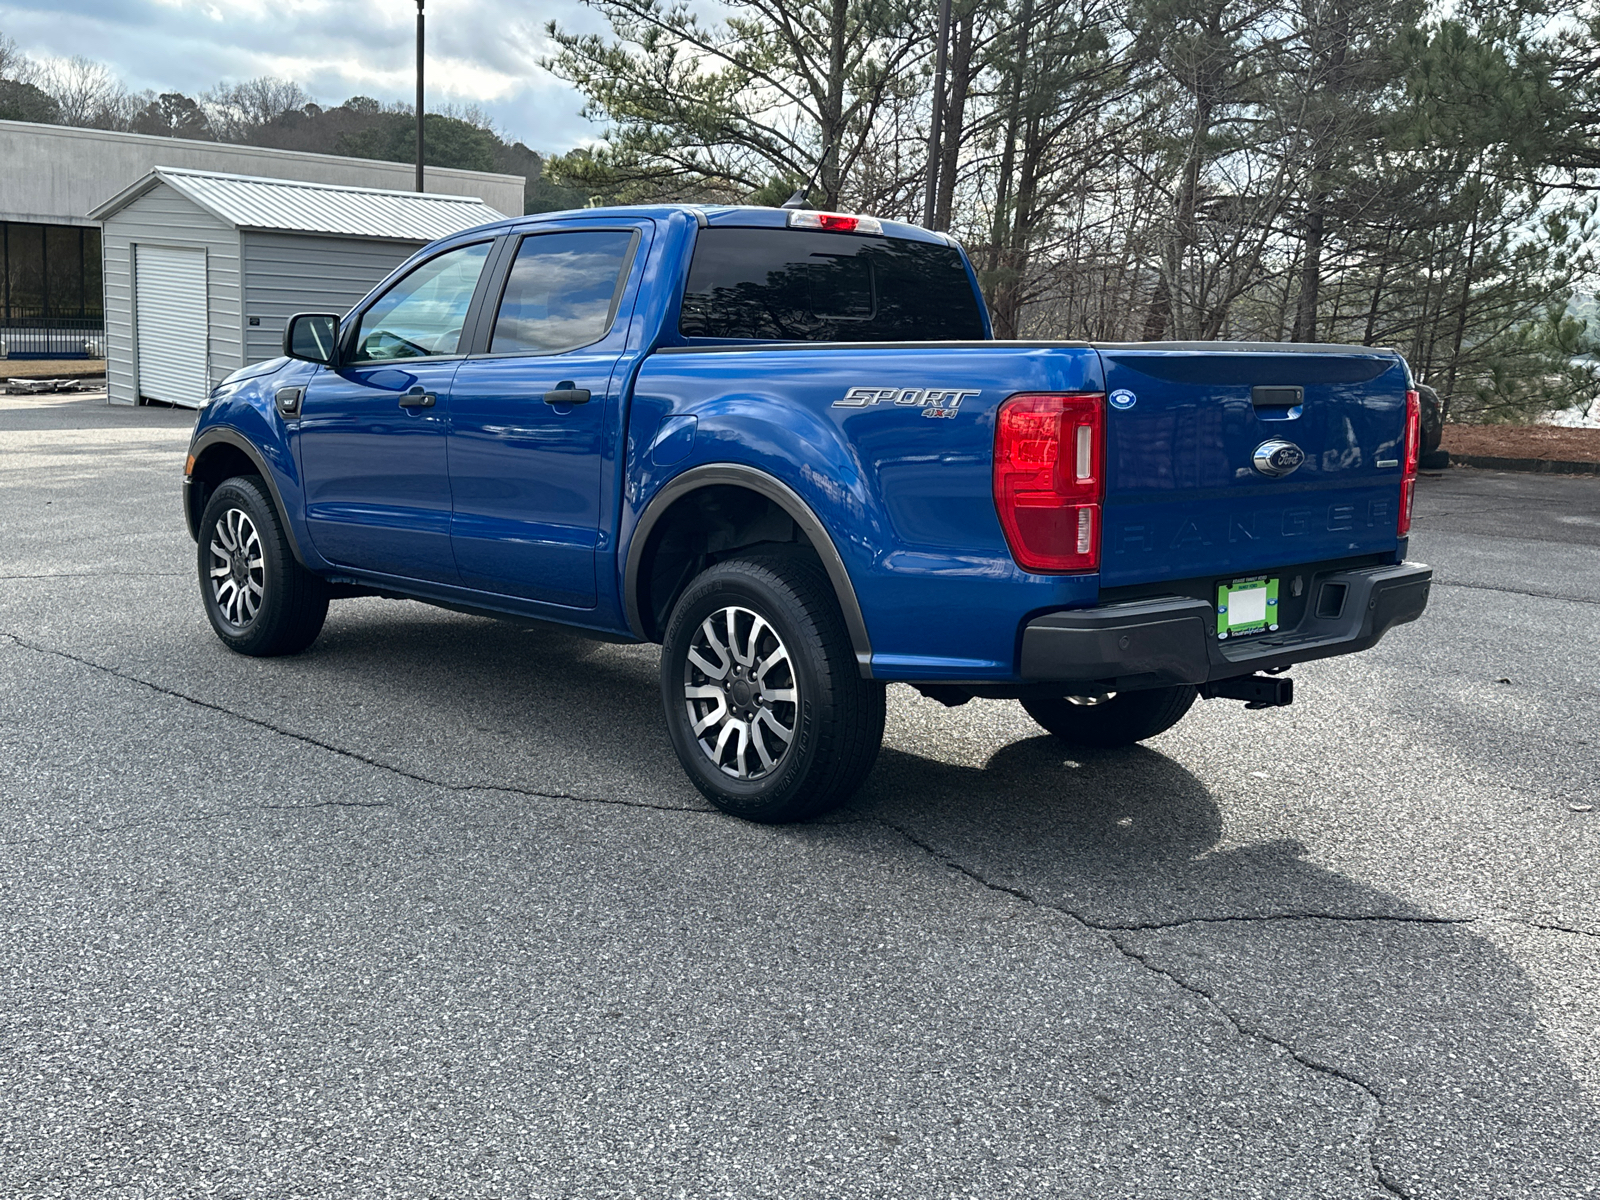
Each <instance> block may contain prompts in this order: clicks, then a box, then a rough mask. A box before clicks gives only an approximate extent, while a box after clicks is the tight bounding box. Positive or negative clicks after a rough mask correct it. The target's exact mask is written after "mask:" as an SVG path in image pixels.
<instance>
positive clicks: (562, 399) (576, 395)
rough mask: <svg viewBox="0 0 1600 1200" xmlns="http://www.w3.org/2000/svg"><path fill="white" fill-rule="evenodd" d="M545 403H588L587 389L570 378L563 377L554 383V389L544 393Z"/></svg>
mask: <svg viewBox="0 0 1600 1200" xmlns="http://www.w3.org/2000/svg"><path fill="white" fill-rule="evenodd" d="M544 402H545V403H546V404H587V403H589V389H588V388H581V387H579V386H578V385H577V384H575V383H573V382H572V380H570V379H563V380H562V381H561V382H560V383H558V384H556V387H555V391H553V392H546V393H545V394H544Z"/></svg>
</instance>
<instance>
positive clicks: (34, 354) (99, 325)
mask: <svg viewBox="0 0 1600 1200" xmlns="http://www.w3.org/2000/svg"><path fill="white" fill-rule="evenodd" d="M105 356H106V332H105V322H104V321H102V320H100V319H99V318H98V317H87V318H81V319H77V320H71V319H65V318H61V317H56V318H41V319H37V320H33V321H28V322H26V323H20V324H19V323H11V324H0V359H6V358H10V359H22V358H104V357H105Z"/></svg>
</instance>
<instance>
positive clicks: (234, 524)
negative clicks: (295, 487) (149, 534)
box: [198, 475, 328, 658]
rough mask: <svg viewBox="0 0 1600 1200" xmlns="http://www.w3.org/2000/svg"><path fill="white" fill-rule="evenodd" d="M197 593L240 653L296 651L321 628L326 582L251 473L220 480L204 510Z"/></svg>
mask: <svg viewBox="0 0 1600 1200" xmlns="http://www.w3.org/2000/svg"><path fill="white" fill-rule="evenodd" d="M198 550H199V557H198V567H199V572H200V595H201V598H202V599H203V600H204V602H205V607H206V616H207V617H208V618H210V621H211V628H212V629H213V630H215V631H216V635H217V636H218V637H219V638H221V639H222V641H223V643H224V644H225V645H226V646H227V647H228V648H229V649H230V650H236V651H238V652H239V653H240V654H248V655H251V656H253V657H261V658H265V657H271V656H274V655H280V654H298V653H299V652H300V651H302V650H304V649H305V648H306V647H307V646H309V645H311V643H312V642H314V641H316V639H317V634H319V633H321V632H322V623H323V621H324V620H326V619H327V616H328V585H327V584H326V583H325V582H324V581H323V580H322V579H321V577H319V576H317V575H313V574H312V573H311V572H310V571H307V570H306V569H305V568H304V567H302V566H301V565H300V564H299V563H298V562H296V561H295V557H294V551H293V550H292V549H290V547H289V538H288V536H287V535H286V534H285V533H284V531H283V522H282V520H281V519H280V518H279V517H278V510H277V507H276V506H275V505H274V504H273V503H272V497H271V496H269V495H268V494H267V489H266V486H265V485H264V484H263V483H262V482H261V480H260V479H259V478H257V477H256V476H254V475H239V476H236V477H234V478H233V479H229V480H226V481H225V482H223V483H221V484H219V485H218V487H217V490H216V491H214V492H212V493H211V498H210V499H209V500H207V501H206V508H205V512H204V514H202V516H201V518H200V545H199V547H198Z"/></svg>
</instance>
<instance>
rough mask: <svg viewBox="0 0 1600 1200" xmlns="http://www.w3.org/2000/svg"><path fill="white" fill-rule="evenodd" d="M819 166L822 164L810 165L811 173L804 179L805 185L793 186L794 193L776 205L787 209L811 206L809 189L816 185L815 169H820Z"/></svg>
mask: <svg viewBox="0 0 1600 1200" xmlns="http://www.w3.org/2000/svg"><path fill="white" fill-rule="evenodd" d="M821 166H822V164H821V163H818V164H817V165H816V166H814V167H812V168H811V175H810V177H809V178H808V179H807V180H806V185H805V186H804V187H800V188H795V190H794V195H792V196H790V197H789V198H788V199H787V200H785V201H784V202H783V203H782V204H780V205H778V207H779V208H788V209H795V208H810V207H811V189H812V188H813V187H814V186H815V185H816V182H817V171H818V170H819V169H821Z"/></svg>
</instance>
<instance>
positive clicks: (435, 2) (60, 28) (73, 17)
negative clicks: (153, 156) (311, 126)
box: [0, 0, 604, 151]
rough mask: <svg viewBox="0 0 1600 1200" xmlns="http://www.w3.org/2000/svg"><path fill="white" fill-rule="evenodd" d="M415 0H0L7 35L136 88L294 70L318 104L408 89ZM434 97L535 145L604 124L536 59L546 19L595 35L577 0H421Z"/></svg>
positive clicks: (583, 136)
mask: <svg viewBox="0 0 1600 1200" xmlns="http://www.w3.org/2000/svg"><path fill="white" fill-rule="evenodd" d="M416 12H417V10H416V3H415V0H249V2H245V0H0V33H3V34H5V35H6V36H7V37H10V38H11V39H13V40H14V41H15V42H16V43H17V44H18V46H19V48H20V49H21V50H23V51H24V52H25V53H27V54H29V55H30V56H33V57H36V58H45V57H51V56H57V57H63V58H64V57H69V56H71V55H74V54H81V55H83V56H85V57H86V58H92V59H96V60H98V61H100V62H103V63H105V64H107V65H108V66H110V67H111V68H112V69H113V70H114V71H115V72H116V73H117V74H118V75H119V76H120V77H121V78H122V80H123V82H124V83H126V84H127V85H128V87H129V89H130V90H132V91H135V92H140V91H144V90H145V89H147V88H149V89H153V90H155V91H173V90H176V91H180V92H185V93H187V94H189V95H195V94H196V93H199V92H203V91H205V90H206V89H207V88H209V87H211V86H212V85H213V84H215V83H217V82H219V81H221V80H242V79H249V78H253V77H255V76H258V75H277V76H281V77H283V78H285V79H293V80H295V81H296V82H298V83H299V84H300V85H301V86H302V87H304V88H305V89H306V90H307V91H308V92H310V93H311V95H312V96H313V97H314V98H315V99H316V100H317V101H318V102H319V103H322V104H329V105H331V104H337V103H339V102H340V101H342V100H345V99H346V98H348V97H350V96H353V95H367V96H374V97H376V98H378V99H379V100H384V101H388V100H406V101H409V100H410V99H411V98H412V96H413V94H414V88H415V83H414V81H413V76H412V72H413V64H414V56H415V46H414V41H413V39H414V36H415V30H416ZM427 19H428V59H427V71H426V79H427V85H428V104H429V107H432V106H434V105H435V104H441V103H447V102H450V101H454V102H457V103H463V104H466V103H475V104H478V105H481V106H482V107H483V108H484V109H485V110H487V111H488V112H489V113H490V114H491V115H492V116H493V117H494V119H495V121H496V123H497V124H498V125H499V127H500V129H501V131H502V132H503V133H505V134H506V135H507V136H508V137H509V138H510V139H512V140H520V141H523V142H526V143H527V144H528V145H529V146H531V147H532V148H534V149H535V150H541V151H563V150H567V149H570V148H572V147H573V146H576V145H578V144H580V143H582V142H584V141H587V140H591V139H593V138H594V137H595V135H596V133H597V132H598V131H597V129H596V128H595V127H594V126H593V125H591V124H590V123H589V122H587V121H585V120H584V119H583V118H582V117H581V116H579V115H578V111H579V109H580V108H581V107H582V99H581V97H579V95H578V94H577V93H576V92H574V91H573V90H572V89H571V88H569V87H568V86H567V85H566V84H564V83H561V82H560V81H559V80H557V79H555V78H553V77H552V76H551V75H550V74H549V73H547V72H546V71H544V70H543V69H542V68H541V67H540V66H539V59H540V58H541V57H542V56H544V55H545V54H547V53H548V52H549V50H550V43H549V40H548V39H547V38H546V37H545V34H544V24H545V22H547V21H550V20H555V21H557V22H559V23H560V24H561V26H562V27H563V28H567V29H576V30H581V31H584V32H589V31H594V32H600V31H602V30H603V29H604V23H603V22H602V21H599V20H598V19H597V18H596V17H595V15H594V14H593V13H592V12H590V11H589V10H588V9H586V8H585V7H584V6H583V5H582V3H581V0H544V2H543V3H538V4H526V3H517V2H515V0H427Z"/></svg>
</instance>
